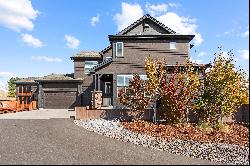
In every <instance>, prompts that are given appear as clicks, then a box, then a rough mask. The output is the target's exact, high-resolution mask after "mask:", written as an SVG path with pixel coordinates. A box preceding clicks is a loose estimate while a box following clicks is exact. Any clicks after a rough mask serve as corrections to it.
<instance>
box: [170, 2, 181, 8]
mask: <svg viewBox="0 0 250 166" xmlns="http://www.w3.org/2000/svg"><path fill="white" fill-rule="evenodd" d="M168 6H170V7H175V8H176V7H178V6H180V4H179V3H168Z"/></svg>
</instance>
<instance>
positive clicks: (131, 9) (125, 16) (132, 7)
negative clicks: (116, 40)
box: [113, 2, 143, 31]
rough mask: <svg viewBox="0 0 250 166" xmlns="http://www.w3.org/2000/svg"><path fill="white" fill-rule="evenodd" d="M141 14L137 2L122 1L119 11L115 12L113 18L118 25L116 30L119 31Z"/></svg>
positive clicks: (141, 11)
mask: <svg viewBox="0 0 250 166" xmlns="http://www.w3.org/2000/svg"><path fill="white" fill-rule="evenodd" d="M142 16H143V10H142V8H141V6H140V5H139V4H136V3H135V4H129V3H126V2H122V11H121V13H117V14H116V15H115V16H114V18H113V19H114V20H115V22H116V24H117V26H118V28H117V29H118V31H121V30H123V29H124V28H126V27H127V26H129V25H130V24H132V23H133V22H135V21H136V20H138V19H139V18H140V17H142Z"/></svg>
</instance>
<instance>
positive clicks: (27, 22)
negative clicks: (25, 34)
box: [0, 0, 39, 32]
mask: <svg viewBox="0 0 250 166" xmlns="http://www.w3.org/2000/svg"><path fill="white" fill-rule="evenodd" d="M38 14H39V11H38V10H35V9H34V8H33V6H32V4H31V1H29V0H0V24H1V25H3V26H5V27H7V28H9V29H12V30H14V31H17V32H19V31H20V29H26V30H32V29H33V28H34V24H33V22H32V21H33V20H35V19H36V17H37V15H38Z"/></svg>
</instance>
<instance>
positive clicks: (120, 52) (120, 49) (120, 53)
mask: <svg viewBox="0 0 250 166" xmlns="http://www.w3.org/2000/svg"><path fill="white" fill-rule="evenodd" d="M116 57H123V42H117V43H116Z"/></svg>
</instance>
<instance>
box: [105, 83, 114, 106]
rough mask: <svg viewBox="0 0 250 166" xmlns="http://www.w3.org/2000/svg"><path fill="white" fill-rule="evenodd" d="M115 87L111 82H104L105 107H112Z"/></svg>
mask: <svg viewBox="0 0 250 166" xmlns="http://www.w3.org/2000/svg"><path fill="white" fill-rule="evenodd" d="M112 92H113V87H112V83H111V82H104V94H103V106H111V105H112V97H113V93H112Z"/></svg>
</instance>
